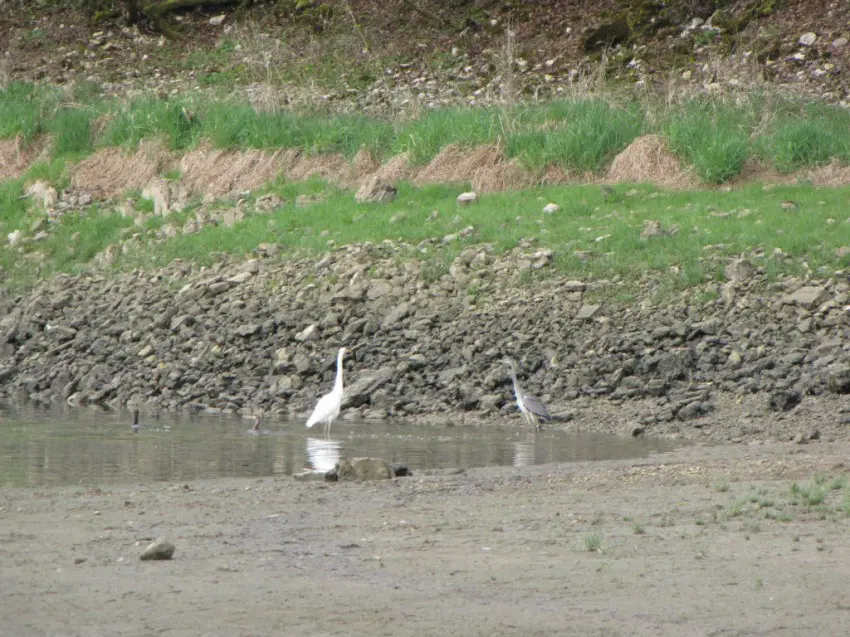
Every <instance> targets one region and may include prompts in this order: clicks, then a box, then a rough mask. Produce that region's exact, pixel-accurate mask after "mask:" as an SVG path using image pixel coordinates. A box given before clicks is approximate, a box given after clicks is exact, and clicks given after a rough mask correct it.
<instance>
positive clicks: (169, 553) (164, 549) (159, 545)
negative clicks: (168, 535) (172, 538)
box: [139, 538, 174, 561]
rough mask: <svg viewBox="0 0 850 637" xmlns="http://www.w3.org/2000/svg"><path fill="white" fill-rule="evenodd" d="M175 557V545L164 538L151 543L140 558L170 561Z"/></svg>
mask: <svg viewBox="0 0 850 637" xmlns="http://www.w3.org/2000/svg"><path fill="white" fill-rule="evenodd" d="M173 556H174V545H173V544H172V543H171V542H168V541H166V540H165V539H163V538H158V539H156V540H154V541H153V542H151V543H150V544H149V545H148V547H147V548H146V549H145V550H144V551H143V552H142V554H141V555H140V556H139V559H140V560H143V561H147V560H170V559H171V558H172V557H173Z"/></svg>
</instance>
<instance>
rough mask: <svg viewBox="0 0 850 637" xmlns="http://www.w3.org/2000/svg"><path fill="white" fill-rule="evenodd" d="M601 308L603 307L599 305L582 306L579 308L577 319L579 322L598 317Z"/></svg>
mask: <svg viewBox="0 0 850 637" xmlns="http://www.w3.org/2000/svg"><path fill="white" fill-rule="evenodd" d="M601 307H602V306H601V305H600V304H598V303H590V304H587V305H582V306H581V307H580V308H579V310H578V312H576V319H578V320H579V321H587V320H590V319H592V318H593V317H595V316H596V315H597V313H598V312H599V310H600V308H601Z"/></svg>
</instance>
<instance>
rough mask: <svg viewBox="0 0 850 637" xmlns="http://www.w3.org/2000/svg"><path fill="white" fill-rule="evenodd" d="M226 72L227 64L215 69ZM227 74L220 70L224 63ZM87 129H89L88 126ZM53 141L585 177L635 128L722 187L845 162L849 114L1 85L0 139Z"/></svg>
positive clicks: (87, 148)
mask: <svg viewBox="0 0 850 637" xmlns="http://www.w3.org/2000/svg"><path fill="white" fill-rule="evenodd" d="M220 48H221V50H218V49H216V50H215V51H213V52H212V53H210V52H207V53H206V54H205V56H206V57H205V58H204V63H203V65H202V66H204V67H205V68H206V67H209V68H211V69H218V70H215V71H213V72H211V73H210V74H208V75H209V77H210V78H211V79H210V81H213V80H214V78H213V77H212V76H213V75H214V74H215V73H229V72H236V70H234V69H229V67H227V65H226V60H227V59H228V56H229V55H230V52H231V51H230V50H229V49H227V47H226V46H224V45H222V47H220ZM226 67H227V68H226ZM228 69H229V70H228ZM95 124H97V125H95ZM43 133H49V134H50V135H51V136H52V137H53V141H54V144H53V148H52V159H59V158H62V157H76V156H79V155H81V154H85V153H89V152H91V151H92V150H94V149H97V148H100V147H104V146H126V147H128V148H135V147H136V146H137V144H138V143H139V141H140V140H142V139H153V138H159V139H162V140H165V142H166V143H167V144H168V145H169V146H170V147H171V148H173V149H177V150H184V149H189V148H193V147H195V146H196V145H198V144H199V143H201V142H202V141H207V142H209V143H211V144H212V145H213V146H214V147H216V148H224V149H247V148H263V149H279V148H299V149H302V150H303V151H304V152H306V153H308V154H316V153H341V154H343V155H344V156H346V157H348V158H351V157H353V156H354V155H355V154H356V153H357V151H358V150H360V149H361V148H366V149H368V150H369V151H371V152H372V153H373V154H374V155H375V156H376V157H378V158H380V159H386V158H388V157H389V156H392V155H395V154H398V153H401V152H407V153H409V154H410V156H411V159H412V161H413V163H414V164H416V165H421V164H424V163H426V162H428V161H430V160H431V159H433V158H434V157H435V156H436V155H437V154H438V153H439V152H440V151H441V150H442V149H444V148H445V147H446V146H447V145H449V144H456V145H458V146H460V147H467V148H469V147H476V146H482V145H489V144H495V145H498V146H500V147H502V148H504V151H505V153H506V155H507V156H508V157H509V158H512V159H516V160H517V161H519V162H520V164H521V165H522V166H524V167H525V168H526V169H527V170H529V171H531V172H532V173H534V174H537V175H542V174H543V173H544V171H545V170H546V169H547V168H548V167H551V166H555V167H560V168H562V169H564V170H566V171H570V172H578V173H586V172H597V173H598V172H600V171H604V170H605V168H606V167H607V166H608V164H609V163H610V161H611V159H612V158H613V157H614V155H615V154H616V153H617V152H619V151H620V150H622V149H623V148H625V147H626V146H627V145H628V144H629V143H630V142H631V141H633V140H634V139H635V138H636V137H637V136H638V135H642V134H645V133H656V134H661V135H663V136H665V137H666V138H667V139H668V140H669V144H670V148H671V149H672V151H673V152H674V153H676V154H677V155H679V156H680V157H681V158H682V159H683V160H684V161H685V162H686V163H688V164H690V165H692V166H693V167H694V169H695V170H696V172H697V174H698V175H699V176H700V177H701V178H702V179H703V180H704V181H706V182H707V183H710V184H720V183H724V182H726V181H728V180H730V179H732V178H734V177H735V176H736V175H738V174H739V173H740V172H741V170H742V169H743V167H744V165H745V163H746V162H747V160H748V159H750V158H753V157H760V158H761V159H762V160H763V161H766V162H768V163H771V164H773V165H774V166H775V167H776V168H777V169H779V170H781V171H785V172H788V171H791V170H795V169H798V168H805V167H812V166H818V165H822V164H824V163H826V162H828V161H830V160H832V159H838V160H841V161H850V113H848V112H847V111H846V110H844V109H841V108H838V107H833V106H829V105H826V104H819V103H817V104H816V103H805V102H801V101H799V100H792V99H789V98H779V97H770V98H769V99H768V98H767V97H765V96H762V95H758V94H754V95H752V96H750V97H749V98H748V99H747V100H743V101H741V102H740V103H737V102H732V101H729V100H725V99H721V98H717V99H708V98H704V97H697V98H692V99H689V100H686V101H684V102H682V103H681V104H677V105H674V106H670V107H668V106H666V105H660V106H659V104H658V100H657V99H654V98H650V97H648V98H645V99H643V100H642V101H638V100H631V101H625V100H621V99H613V98H603V97H599V96H586V97H581V98H572V99H563V100H559V101H552V102H548V103H543V104H525V105H520V106H514V107H487V108H485V107H475V108H442V109H434V110H425V111H424V112H422V113H421V114H420V115H419V116H418V117H395V118H389V117H376V116H366V115H363V114H356V113H354V114H351V113H349V114H345V113H343V114H330V113H326V112H317V111H315V110H313V111H310V112H292V111H286V110H281V111H278V112H273V113H266V112H257V111H256V110H255V109H254V108H253V107H252V106H251V105H250V104H249V103H248V102H246V101H244V100H240V99H237V98H235V97H232V96H227V95H226V94H225V95H224V96H223V97H221V98H214V97H212V96H210V95H207V94H201V93H198V94H186V95H180V96H175V97H167V98H158V97H150V96H144V97H137V98H134V99H131V100H120V99H116V98H105V97H102V96H100V95H99V93H98V91H97V89H96V87H95V86H93V85H91V84H87V83H85V82H83V83H80V84H79V85H76V86H75V87H74V88H73V89H71V90H70V91H63V90H62V89H58V88H51V87H46V86H35V85H29V84H24V83H12V84H10V85H9V86H8V87H7V88H5V89H3V90H0V139H2V138H10V137H14V136H16V135H20V136H21V137H22V139H23V140H24V141H25V142H32V141H34V140H35V139H36V138H37V137H38V136H39V135H40V134H43Z"/></svg>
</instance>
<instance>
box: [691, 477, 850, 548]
mask: <svg viewBox="0 0 850 637" xmlns="http://www.w3.org/2000/svg"><path fill="white" fill-rule="evenodd" d="M847 517H850V486H848V479H847V476H846V475H844V474H838V475H827V474H818V475H816V476H815V477H814V478H813V479H812V480H811V481H809V482H806V483H799V482H794V483H792V484H791V485H790V487H788V488H786V489H768V488H766V487H762V488H759V489H757V490H754V491H752V492H750V493H749V494H747V495H745V496H742V497H736V498H734V499H733V500H731V501H730V502H728V503H727V504H726V505H717V506H716V508H714V509H713V510H712V520H713V521H714V522H715V523H719V524H725V523H729V522H732V521H734V520H740V524H741V527H740V528H741V530H742V531H744V532H745V533H757V532H759V531H760V530H761V524H760V523H759V521H764V520H770V521H775V522H791V521H792V520H795V519H803V520H805V519H821V520H833V521H837V520H842V519H845V518H847ZM697 524H705V520H704V518H698V521H697Z"/></svg>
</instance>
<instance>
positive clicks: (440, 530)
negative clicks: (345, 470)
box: [0, 443, 850, 637]
mask: <svg viewBox="0 0 850 637" xmlns="http://www.w3.org/2000/svg"><path fill="white" fill-rule="evenodd" d="M848 452H850V448H848V446H847V444H846V443H839V444H825V443H818V444H813V445H808V446H805V447H800V446H797V445H793V444H775V443H774V444H768V445H755V446H754V445H737V446H731V447H691V448H688V449H684V450H680V451H677V452H674V453H673V454H667V455H664V456H658V457H655V458H653V459H649V460H646V459H643V460H639V461H612V462H605V463H595V464H570V465H559V466H543V467H535V468H524V469H521V470H515V469H488V470H472V471H469V472H468V473H466V474H461V475H446V474H435V475H417V476H414V477H412V478H397V479H395V480H394V481H388V482H382V483H370V484H351V483H347V484H332V485H327V484H322V483H298V482H296V481H294V480H292V479H290V478H284V479H279V480H273V479H260V480H213V481H198V482H192V483H190V484H187V485H182V484H166V483H154V484H146V485H130V486H116V487H109V486H103V487H101V488H87V487H73V488H62V489H20V490H19V489H6V490H0V511H2V516H0V557H2V562H3V568H2V569H0V591H2V593H0V595H2V599H3V603H2V604H0V622H2V625H3V627H4V634H8V635H19V636H24V635H26V636H28V637H37V636H40V635H58V634H61V635H68V636H77V635H79V636H83V635H84V636H86V637H91V636H93V635H111V636H119V635H134V636H135V635H140V634H158V635H164V636H168V637H177V636H180V637H183V636H190V635H191V636H193V637H195V636H198V635H223V634H226V635H233V636H235V637H248V636H253V635H270V634H287V635H305V636H306V635H354V634H364V635H393V636H394V637H397V636H407V635H410V636H414V635H415V636H417V637H422V636H423V635H445V634H447V632H448V633H454V632H456V631H460V630H461V626H462V627H463V628H462V632H463V633H464V634H468V635H488V636H490V637H492V636H500V635H517V634H524V635H530V634H535V635H536V634H540V635H543V634H546V635H553V634H554V635H600V636H601V635H605V636H606V637H609V636H612V635H630V636H632V635H647V636H650V635H651V636H653V637H655V636H658V635H671V636H673V635H675V636H676V637H679V636H681V635H712V634H725V633H729V634H740V635H772V636H782V635H788V636H791V635H794V636H795V637H799V636H801V635H813V636H814V635H818V636H820V635H838V634H843V633H844V632H845V628H846V619H847V618H846V615H847V608H848V607H850V599H848V598H847V594H846V586H845V585H844V584H845V582H846V581H847V578H848V577H850V570H848V568H850V567H848V564H850V559H848V557H850V555H848V550H847V543H846V541H845V540H846V536H847V524H848V518H847V515H846V512H847V510H848V509H847V502H848V501H850V500H848V499H847V496H846V495H844V491H846V490H847V485H846V481H842V480H843V479H842V478H841V476H842V474H843V472H844V471H845V470H846V467H845V464H844V463H845V460H846V458H847V456H848ZM813 476H822V479H821V481H820V483H819V484H820V486H818V487H817V488H819V489H822V491H816V490H815V489H816V485H815V483H813V482H811V479H812V477H813ZM795 482H797V483H798V484H797V487H796V488H794V487H792V485H793V484H794V483H795ZM821 493H822V494H823V499H822V500H820V499H819V494H821ZM158 536H164V537H165V538H167V539H169V540H171V541H172V542H174V543H175V545H176V547H177V550H176V553H175V555H174V559H173V560H171V561H168V562H141V561H139V554H140V553H141V551H142V550H143V548H144V547H145V546H146V545H147V544H148V542H149V541H150V539H151V538H154V537H158Z"/></svg>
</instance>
